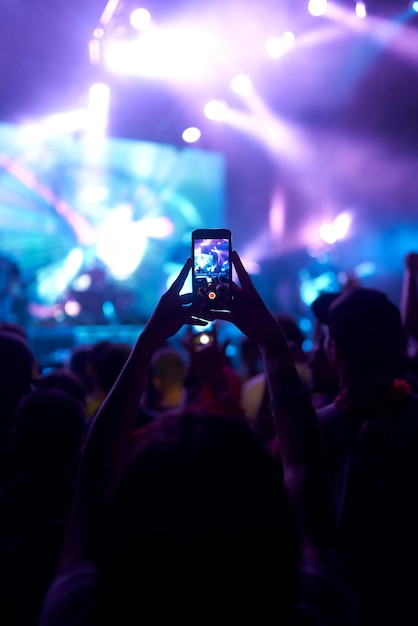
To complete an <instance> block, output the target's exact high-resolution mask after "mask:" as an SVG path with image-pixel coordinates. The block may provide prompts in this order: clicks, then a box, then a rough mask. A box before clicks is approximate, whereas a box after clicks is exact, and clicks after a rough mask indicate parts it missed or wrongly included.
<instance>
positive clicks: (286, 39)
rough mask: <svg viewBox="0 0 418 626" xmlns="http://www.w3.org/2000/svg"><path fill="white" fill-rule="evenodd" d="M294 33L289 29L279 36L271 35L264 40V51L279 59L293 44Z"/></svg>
mask: <svg viewBox="0 0 418 626" xmlns="http://www.w3.org/2000/svg"><path fill="white" fill-rule="evenodd" d="M294 42H295V35H294V34H293V33H292V32H291V31H286V32H285V33H283V35H282V36H281V37H271V38H270V39H269V40H268V41H267V42H266V53H267V54H268V56H269V57H271V58H272V59H279V58H280V57H281V56H283V55H284V54H285V53H286V52H287V51H288V50H289V49H290V48H291V47H292V46H293V44H294Z"/></svg>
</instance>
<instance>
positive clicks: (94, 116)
mask: <svg viewBox="0 0 418 626" xmlns="http://www.w3.org/2000/svg"><path fill="white" fill-rule="evenodd" d="M109 98H110V89H109V87H108V86H107V85H105V84H104V83H95V84H94V85H92V86H91V87H90V90H89V106H88V112H89V125H88V130H89V132H90V133H93V134H99V135H100V134H103V133H104V132H105V130H106V127H107V119H108V112H109Z"/></svg>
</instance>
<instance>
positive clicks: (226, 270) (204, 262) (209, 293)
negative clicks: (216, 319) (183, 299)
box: [193, 234, 231, 308]
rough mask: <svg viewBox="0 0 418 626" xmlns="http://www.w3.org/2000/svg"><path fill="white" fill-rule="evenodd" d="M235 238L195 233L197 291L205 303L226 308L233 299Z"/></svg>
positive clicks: (196, 294)
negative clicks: (232, 279)
mask: <svg viewBox="0 0 418 626" xmlns="http://www.w3.org/2000/svg"><path fill="white" fill-rule="evenodd" d="M230 253H231V239H230V237H228V235H227V234H226V236H225V237H211V238H205V237H203V236H202V237H199V236H194V237H193V291H194V294H195V298H196V300H197V301H198V302H201V303H202V304H203V305H204V306H205V307H209V308H222V307H226V306H228V303H229V301H230V299H231V258H230Z"/></svg>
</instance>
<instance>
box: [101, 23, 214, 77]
mask: <svg viewBox="0 0 418 626" xmlns="http://www.w3.org/2000/svg"><path fill="white" fill-rule="evenodd" d="M211 51H212V44H211V42H209V41H207V40H206V39H205V37H204V36H198V34H197V33H196V32H192V31H190V30H173V31H169V30H167V31H164V30H158V29H152V30H147V31H146V33H144V34H143V35H142V36H141V37H140V38H139V39H136V40H132V41H126V40H121V41H112V42H110V43H109V45H108V46H107V48H106V52H105V58H106V63H107V66H108V68H109V69H110V70H111V71H113V72H116V73H119V74H132V75H137V76H152V77H156V78H160V79H163V78H164V79H167V80H193V79H197V78H199V77H201V76H202V75H204V73H205V71H206V66H207V63H208V60H209V57H210V55H211Z"/></svg>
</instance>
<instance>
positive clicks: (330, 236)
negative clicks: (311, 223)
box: [319, 224, 337, 244]
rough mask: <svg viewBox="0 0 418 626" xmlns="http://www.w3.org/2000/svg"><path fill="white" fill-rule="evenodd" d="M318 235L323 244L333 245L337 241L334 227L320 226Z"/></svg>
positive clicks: (328, 225)
mask: <svg viewBox="0 0 418 626" xmlns="http://www.w3.org/2000/svg"><path fill="white" fill-rule="evenodd" d="M319 234H320V235H321V239H322V241H324V242H325V243H329V244H333V243H335V242H336V241H337V237H336V235H335V231H334V227H333V225H332V224H322V226H321V228H320V230H319Z"/></svg>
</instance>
